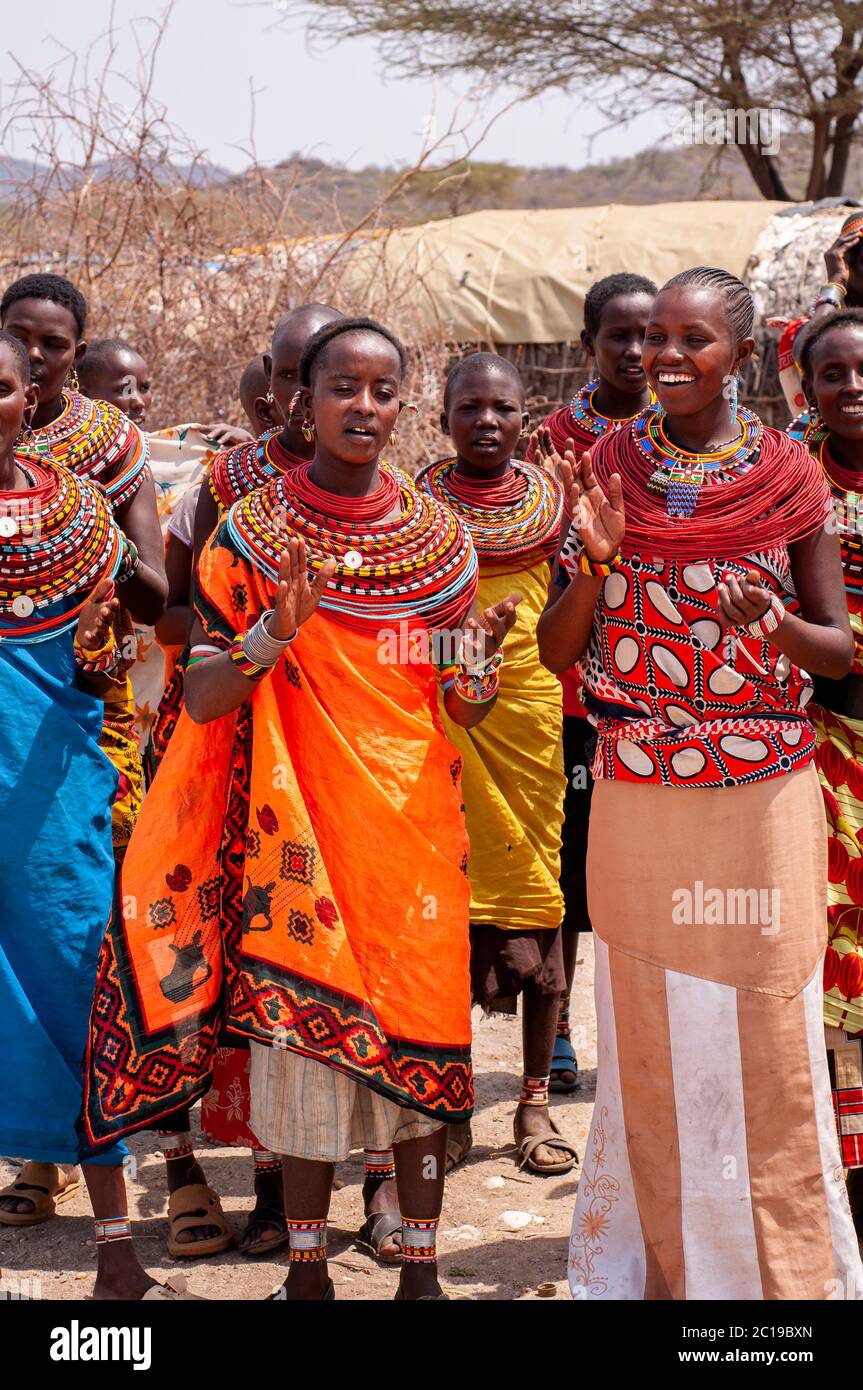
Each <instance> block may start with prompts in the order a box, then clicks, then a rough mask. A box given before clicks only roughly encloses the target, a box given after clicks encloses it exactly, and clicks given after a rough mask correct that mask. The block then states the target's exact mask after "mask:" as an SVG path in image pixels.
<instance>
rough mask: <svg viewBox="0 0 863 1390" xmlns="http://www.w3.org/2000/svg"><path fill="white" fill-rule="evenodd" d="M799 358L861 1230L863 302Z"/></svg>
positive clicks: (851, 1147) (846, 1112) (830, 981)
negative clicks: (840, 666) (815, 505)
mask: <svg viewBox="0 0 863 1390" xmlns="http://www.w3.org/2000/svg"><path fill="white" fill-rule="evenodd" d="M800 363H801V368H802V372H803V390H804V392H805V394H806V397H807V399H808V401H809V402H810V406H809V410H808V412H807V414H806V415H805V416H804V417H801V419H800V420H798V421H795V422H794V423H793V425H791V426H789V432H790V433H791V434H792V435H793V436H794V437H795V438H798V439H802V440H803V442H804V443H805V444H806V445H807V447H808V448H809V449H810V451H811V452H812V454H813V456H814V457H815V458H816V459H817V460H818V462H819V464H820V466H821V469H822V471H823V473H824V476H825V478H826V479H827V482H828V484H829V486H830V491H831V493H832V494H833V500H834V505H835V508H836V519H837V527H838V530H839V535H840V540H841V550H842V570H843V575H844V579H845V597H846V600H847V603H848V616H849V619H850V622H851V630H852V632H853V634H854V663H853V665H852V667H851V673H850V675H848V676H846V677H845V679H844V680H840V681H836V680H825V679H819V680H816V681H815V694H814V698H813V704H812V706H811V707H810V708H811V714H812V720H813V723H814V725H815V729H816V731H817V734H818V751H817V753H816V760H817V763H818V774H819V777H820V779H821V789H822V794H823V797H824V804H825V809H826V812H827V832H828V842H827V843H828V880H829V881H828V886H827V902H828V907H827V941H828V946H827V954H826V957H825V961H824V1021H825V1024H826V1026H827V1033H828V1048H829V1052H828V1056H829V1060H830V1071H831V1080H832V1085H833V1096H834V1112H835V1114H836V1120H837V1125H838V1129H839V1141H840V1147H841V1153H842V1162H843V1164H844V1166H845V1167H846V1168H847V1169H848V1193H849V1197H850V1199H851V1209H852V1212H853V1214H854V1218H855V1221H856V1223H857V1228H858V1231H861V1230H863V1134H861V1132H860V1115H859V1109H860V1093H861V1090H863V1067H861V1038H863V857H861V840H860V836H861V835H863V539H861V518H863V310H861V309H848V310H845V311H842V312H839V313H837V314H834V315H831V316H829V317H822V318H821V319H820V321H818V322H815V323H813V324H812V325H811V327H810V328H809V329H808V331H807V332H806V333H805V334H804V337H803V341H802V346H801V351H800Z"/></svg>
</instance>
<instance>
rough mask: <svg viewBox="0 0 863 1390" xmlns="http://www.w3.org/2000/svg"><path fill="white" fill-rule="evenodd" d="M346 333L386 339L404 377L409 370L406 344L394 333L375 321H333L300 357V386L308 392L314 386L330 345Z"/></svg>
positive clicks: (316, 336) (307, 346)
mask: <svg viewBox="0 0 863 1390" xmlns="http://www.w3.org/2000/svg"><path fill="white" fill-rule="evenodd" d="M345 333H376V334H377V335H378V337H379V338H386V340H387V342H388V343H391V344H392V346H393V347H394V348H395V350H396V352H397V353H398V356H399V366H400V368H401V372H402V375H404V373H405V371H406V370H407V365H408V355H407V351H406V350H405V347H404V344H403V343H401V342H400V341H399V339H398V338H397V337H396V335H395V334H394V333H391V332H390V330H389V329H388V328H384V326H383V324H381V323H378V322H377V321H376V320H375V319H369V318H356V319H344V318H343V319H333V321H332V323H325V324H324V326H323V328H319V329H318V331H317V333H313V334H312V336H311V338H310V339H309V341H308V342H307V343H306V346H305V347H304V348H303V351H302V354H301V356H300V364H299V375H300V385H301V386H305V387H306V389H307V390H308V389H309V388H311V385H312V378H313V375H314V373H315V371H317V370H318V368H319V367H322V366H323V364H324V362H325V361H326V355H327V349H328V348H329V346H330V343H332V342H334V340H335V339H336V338H341V337H342V336H343V335H344V334H345Z"/></svg>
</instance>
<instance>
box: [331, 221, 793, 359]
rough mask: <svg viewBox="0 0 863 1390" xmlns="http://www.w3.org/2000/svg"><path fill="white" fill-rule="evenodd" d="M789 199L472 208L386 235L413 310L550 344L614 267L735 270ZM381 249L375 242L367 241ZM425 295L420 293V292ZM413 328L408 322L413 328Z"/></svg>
mask: <svg viewBox="0 0 863 1390" xmlns="http://www.w3.org/2000/svg"><path fill="white" fill-rule="evenodd" d="M787 206H788V205H787V204H784V203H779V202H768V201H766V200H765V199H759V200H757V201H753V202H731V201H729V202H700V203H654V204H652V205H651V206H633V205H629V204H622V203H611V204H607V205H604V206H600V207H590V208H569V209H560V208H551V209H538V210H516V211H508V210H501V211H489V212H472V213H468V214H466V215H465V216H464V217H454V218H450V219H446V220H441V221H436V222H427V223H424V224H423V225H421V226H417V227H409V228H406V229H405V230H403V231H399V232H395V233H392V234H391V235H390V236H389V237H388V238H387V242H386V261H387V263H388V266H389V267H390V268H391V270H392V272H393V274H394V275H395V276H396V277H398V274H399V272H400V271H405V270H408V269H409V268H410V269H415V270H417V271H418V272H419V274H420V277H421V279H422V283H423V285H424V289H425V294H424V295H421V296H419V300H420V302H417V303H413V304H412V305H411V310H410V320H409V321H405V319H406V314H405V312H404V311H402V313H401V314H399V312H398V310H396V313H395V315H394V318H395V319H401V322H394V324H393V326H394V327H397V328H398V329H399V331H401V332H402V333H403V334H404V335H405V336H406V337H407V338H408V339H410V338H411V337H413V336H414V335H415V332H416V327H417V317H422V318H425V317H426V315H428V316H429V317H431V318H436V319H437V320H438V321H439V322H441V323H442V324H443V326H444V328H445V332H446V336H447V338H448V339H449V341H451V342H460V343H467V342H473V341H476V340H479V339H482V340H485V341H487V342H492V343H553V342H563V341H566V340H568V339H572V338H574V337H576V336H577V335H578V332H579V330H580V328H581V324H582V310H583V306H584V296H585V292H586V291H587V289H588V288H589V286H590V285H591V284H592V283H593V281H594V280H597V279H599V278H600V277H601V276H603V275H610V274H611V273H612V272H613V271H619V270H632V271H636V272H637V273H639V274H641V275H648V276H649V277H650V278H651V279H652V280H655V281H656V283H657V284H660V285H661V284H662V283H663V281H664V280H667V279H668V278H669V277H670V276H671V275H675V274H676V273H677V272H678V271H680V270H684V269H686V267H687V266H691V265H719V266H724V267H725V268H726V269H727V270H731V271H733V272H734V273H735V274H736V275H742V274H743V271H744V269H745V266H746V262H747V260H748V258H749V256H750V253H751V252H752V248H753V246H754V245H755V242H756V240H757V238H758V235H759V233H760V232H761V231H762V229H763V228H764V227H765V225H766V224H767V222H768V221H769V220H770V218H771V217H772V216H773V215H774V213H775V212H777V211H779V210H780V209H781V208H783V207H787ZM374 240H375V239H370V241H368V242H366V243H365V245H364V246H363V245H362V244H359V245H357V244H356V243H355V245H354V248H353V249H352V251H351V253H350V255H349V256H348V257H346V259H345V263H344V265H343V273H344V274H345V275H346V276H347V277H348V278H349V279H350V278H351V277H352V275H353V273H354V272H356V271H361V268H362V263H363V262H364V260H365V258H366V255H367V254H370V253H371V252H372V246H373V242H374ZM374 254H375V255H376V256H379V255H380V242H378V243H377V245H376V246H375V247H374ZM423 300H424V301H425V302H422V301H423ZM411 330H413V332H412V331H411Z"/></svg>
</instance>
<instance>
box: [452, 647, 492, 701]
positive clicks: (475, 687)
mask: <svg viewBox="0 0 863 1390" xmlns="http://www.w3.org/2000/svg"><path fill="white" fill-rule="evenodd" d="M502 665H503V652H502V651H496V652H495V654H494V656H493V657H492V658H491V660H490V661H489V663H488V665H487V666H486V667H485V669H484V670H483V671H482V672H480V673H478V674H477V675H471V673H470V672H469V671H468V670H467V669H466V668H465V667H464V666H457V667H456V668H455V676H454V679H453V684H454V685H455V688H456V691H457V693H458V694H459V695H460V696H461V698H462V699H463V700H466V701H467V703H468V704H469V705H484V704H487V703H488V701H489V700H491V699H493V698H494V696H495V695H496V694H497V688H498V683H499V681H498V671H499V670H500V668H501V666H502Z"/></svg>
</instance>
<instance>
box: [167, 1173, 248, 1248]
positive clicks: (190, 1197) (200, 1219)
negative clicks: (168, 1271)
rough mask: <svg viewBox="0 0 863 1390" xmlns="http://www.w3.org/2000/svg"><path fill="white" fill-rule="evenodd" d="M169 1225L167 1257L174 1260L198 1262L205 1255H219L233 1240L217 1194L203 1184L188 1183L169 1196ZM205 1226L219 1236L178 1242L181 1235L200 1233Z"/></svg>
mask: <svg viewBox="0 0 863 1390" xmlns="http://www.w3.org/2000/svg"><path fill="white" fill-rule="evenodd" d="M168 1222H169V1225H170V1231H169V1234H168V1253H169V1255H173V1256H174V1258H175V1259H181V1260H198V1259H202V1258H203V1257H204V1256H205V1255H219V1254H221V1252H222V1251H223V1250H227V1249H228V1246H229V1245H230V1244H231V1243H232V1241H233V1239H234V1236H233V1232H232V1231H231V1228H230V1226H229V1225H228V1222H227V1218H226V1216H225V1213H224V1212H223V1211H222V1203H221V1202H220V1201H219V1194H218V1193H217V1192H214V1191H213V1189H212V1188H211V1187H208V1186H207V1184H206V1183H203V1182H192V1183H187V1184H186V1186H185V1187H178V1188H177V1191H176V1192H172V1193H171V1196H170V1198H169V1199H168ZM205 1226H216V1227H217V1228H218V1231H219V1234H218V1235H217V1236H208V1237H207V1238H206V1240H189V1241H179V1242H178V1241H177V1236H178V1235H180V1234H181V1233H182V1232H183V1231H200V1230H201V1229H202V1227H205Z"/></svg>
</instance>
